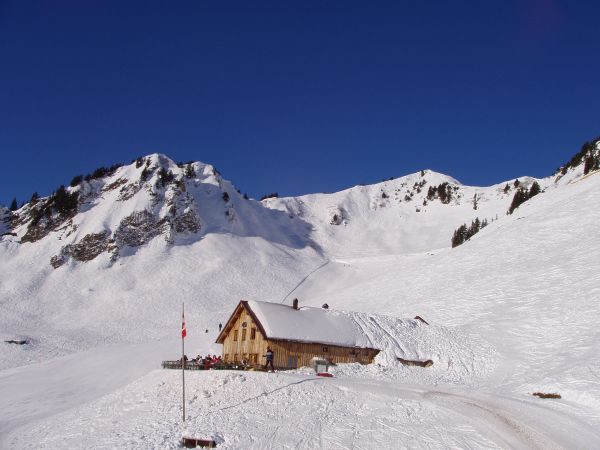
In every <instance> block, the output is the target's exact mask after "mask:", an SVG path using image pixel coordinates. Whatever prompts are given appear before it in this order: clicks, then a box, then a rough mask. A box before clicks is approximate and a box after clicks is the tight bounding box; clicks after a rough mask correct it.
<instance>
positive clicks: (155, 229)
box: [115, 210, 169, 248]
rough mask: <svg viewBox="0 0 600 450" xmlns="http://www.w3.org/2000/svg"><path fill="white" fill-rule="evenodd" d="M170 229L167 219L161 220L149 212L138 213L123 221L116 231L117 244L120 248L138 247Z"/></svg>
mask: <svg viewBox="0 0 600 450" xmlns="http://www.w3.org/2000/svg"><path fill="white" fill-rule="evenodd" d="M168 229H169V224H168V221H167V220H166V219H160V220H159V219H158V218H157V217H156V216H155V215H154V214H152V213H151V212H150V211H147V210H143V211H137V212H134V213H133V214H131V215H129V216H127V217H126V218H124V219H123V220H122V221H121V223H120V224H119V227H118V228H117V231H115V243H116V244H117V247H119V248H123V247H127V246H129V247H138V246H140V245H143V244H145V243H147V242H149V241H150V240H152V239H153V238H154V237H156V236H158V235H159V234H162V233H163V232H166V231H168Z"/></svg>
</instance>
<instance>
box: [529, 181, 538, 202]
mask: <svg viewBox="0 0 600 450" xmlns="http://www.w3.org/2000/svg"><path fill="white" fill-rule="evenodd" d="M540 192H541V188H540V185H539V184H538V182H537V181H534V182H533V184H532V185H531V188H529V196H528V198H527V200H529V199H530V198H531V197H535V196H536V195H538V194H539V193H540Z"/></svg>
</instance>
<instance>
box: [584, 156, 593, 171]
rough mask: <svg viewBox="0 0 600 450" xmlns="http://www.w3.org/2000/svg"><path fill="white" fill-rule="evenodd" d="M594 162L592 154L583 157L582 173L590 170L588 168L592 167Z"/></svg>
mask: <svg viewBox="0 0 600 450" xmlns="http://www.w3.org/2000/svg"><path fill="white" fill-rule="evenodd" d="M594 163H595V161H594V155H589V156H588V157H587V158H585V165H584V166H583V174H584V175H587V174H588V173H589V172H590V170H592V169H593V167H594Z"/></svg>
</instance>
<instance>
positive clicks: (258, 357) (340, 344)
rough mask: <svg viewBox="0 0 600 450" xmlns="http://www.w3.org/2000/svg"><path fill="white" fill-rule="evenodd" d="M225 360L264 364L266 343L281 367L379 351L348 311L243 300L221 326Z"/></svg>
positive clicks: (365, 357) (366, 358)
mask: <svg viewBox="0 0 600 450" xmlns="http://www.w3.org/2000/svg"><path fill="white" fill-rule="evenodd" d="M216 342H217V343H218V344H223V359H224V361H225V362H241V361H242V360H244V359H245V360H246V361H248V363H249V364H251V365H263V364H265V358H264V355H265V353H266V351H267V347H271V349H272V350H273V352H274V361H273V364H274V366H275V367H276V368H280V369H283V368H289V369H292V368H297V367H301V366H309V365H310V363H311V359H312V358H314V357H319V358H324V359H327V360H329V361H330V362H332V363H351V362H359V363H362V364H369V363H371V362H373V358H374V357H375V356H376V355H377V354H378V353H379V350H377V349H375V348H371V345H370V344H371V343H370V340H369V339H368V337H367V336H365V335H364V333H363V332H362V329H361V328H360V326H359V325H358V324H357V323H356V322H355V321H354V320H353V319H352V317H351V316H350V315H348V314H346V313H342V312H340V311H335V310H331V309H325V308H313V307H302V308H299V307H298V301H297V300H294V304H293V306H288V305H281V304H277V303H268V302H257V301H241V302H239V304H238V305H237V307H236V308H235V310H234V311H233V313H232V314H231V317H230V318H229V320H228V321H227V323H226V324H225V326H224V327H223V329H222V330H221V333H220V334H219V336H218V338H217V341H216Z"/></svg>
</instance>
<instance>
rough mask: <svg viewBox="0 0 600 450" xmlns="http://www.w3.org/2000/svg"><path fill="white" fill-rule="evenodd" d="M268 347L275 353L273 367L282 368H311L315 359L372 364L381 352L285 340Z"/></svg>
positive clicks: (273, 342)
mask: <svg viewBox="0 0 600 450" xmlns="http://www.w3.org/2000/svg"><path fill="white" fill-rule="evenodd" d="M268 345H270V347H271V349H272V350H273V352H274V353H275V358H274V361H273V365H274V366H275V367H280V368H296V367H302V366H310V365H311V360H312V359H313V358H314V357H319V358H323V359H327V360H328V361H331V362H333V363H335V364H339V363H354V362H358V363H361V364H370V363H372V362H373V358H375V356H377V354H378V353H379V350H376V349H371V348H356V347H341V346H337V345H326V344H314V343H305V342H293V341H283V340H274V339H273V340H269V341H268Z"/></svg>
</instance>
